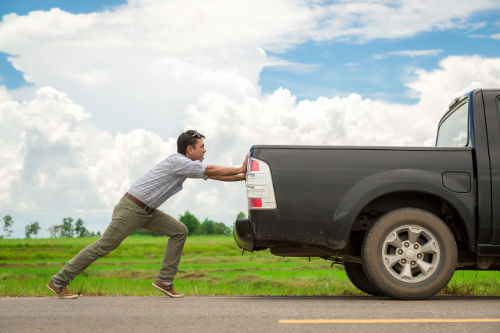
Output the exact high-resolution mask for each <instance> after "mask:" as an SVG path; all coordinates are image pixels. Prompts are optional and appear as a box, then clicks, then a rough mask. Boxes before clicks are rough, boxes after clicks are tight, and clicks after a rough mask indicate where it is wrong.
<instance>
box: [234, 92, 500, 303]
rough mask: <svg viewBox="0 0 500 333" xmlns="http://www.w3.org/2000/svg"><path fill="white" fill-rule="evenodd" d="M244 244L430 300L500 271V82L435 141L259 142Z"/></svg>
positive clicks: (451, 112)
mask: <svg viewBox="0 0 500 333" xmlns="http://www.w3.org/2000/svg"><path fill="white" fill-rule="evenodd" d="M246 191H247V197H248V205H249V213H248V219H242V220H237V221H236V222H235V224H234V238H235V241H236V243H237V244H238V246H239V247H240V248H242V249H243V251H245V250H247V251H250V252H252V251H258V250H263V249H270V252H271V253H272V254H273V255H277V256H284V257H286V256H291V257H320V258H324V259H328V260H332V261H333V262H335V263H342V264H343V265H344V269H345V271H346V273H347V276H348V278H349V279H350V281H351V282H352V283H353V284H354V285H355V286H356V287H357V288H359V289H360V290H362V291H364V292H366V293H368V294H370V295H377V296H390V297H394V298H398V299H425V298H429V297H431V296H433V295H435V294H436V293H438V292H439V291H440V290H441V289H443V288H444V287H445V286H446V285H447V284H448V282H449V281H450V279H451V277H452V276H453V273H454V271H455V270H465V269H471V270H478V269H481V270H500V89H488V90H486V89H478V90H473V91H471V92H469V93H467V94H465V95H464V96H461V97H459V98H456V99H454V100H453V101H452V103H451V104H450V107H449V109H448V111H447V112H446V113H445V114H444V116H443V117H442V118H441V120H440V122H439V125H438V130H437V138H436V147H342V146H292V145H290V146H286V145H255V146H252V148H251V150H250V158H249V161H248V172H247V175H246Z"/></svg>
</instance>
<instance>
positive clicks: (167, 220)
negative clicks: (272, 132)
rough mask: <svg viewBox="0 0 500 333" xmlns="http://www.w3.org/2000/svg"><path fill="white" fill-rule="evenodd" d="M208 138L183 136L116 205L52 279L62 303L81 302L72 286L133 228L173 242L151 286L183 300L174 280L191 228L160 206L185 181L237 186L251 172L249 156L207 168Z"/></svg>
mask: <svg viewBox="0 0 500 333" xmlns="http://www.w3.org/2000/svg"><path fill="white" fill-rule="evenodd" d="M204 138H205V136H203V135H202V134H200V133H198V132H197V131H194V130H188V131H186V132H184V133H181V135H179V138H178V139H177V154H174V155H170V156H168V157H167V158H166V159H164V160H163V161H161V162H160V163H158V164H157V165H156V166H155V167H154V168H153V169H151V170H150V171H149V172H148V173H146V174H145V175H144V176H143V177H142V178H140V179H139V180H138V181H137V182H136V183H135V184H133V185H132V187H131V188H130V190H129V191H128V192H127V193H125V195H124V196H123V198H122V199H121V200H120V202H118V204H117V205H116V206H115V209H114V211H113V217H112V220H111V223H110V225H109V226H108V228H107V229H106V231H105V232H104V234H103V235H102V237H101V238H100V239H99V240H97V241H96V242H94V243H92V244H90V245H89V246H87V247H86V248H84V249H83V250H81V251H80V252H79V253H78V254H77V255H76V256H75V257H74V258H73V259H71V260H70V261H68V262H67V263H66V264H65V265H64V267H63V268H62V269H61V270H60V271H59V272H58V273H56V274H54V275H53V276H52V278H51V280H50V281H49V284H48V285H47V287H48V288H49V289H50V290H52V291H53V292H54V293H55V294H56V295H57V296H59V298H78V295H76V294H73V293H71V292H70V291H69V290H68V288H67V286H68V285H69V282H70V281H71V280H73V279H74V278H75V277H76V276H77V275H78V274H80V273H81V272H83V271H84V270H85V269H86V268H87V267H88V266H89V265H90V264H92V263H93V262H94V261H96V260H97V259H99V258H101V257H103V256H105V255H107V254H108V253H109V252H111V251H113V250H114V249H115V248H117V247H118V245H120V243H121V242H122V241H123V240H124V239H125V237H127V236H128V235H130V234H131V233H132V232H133V231H134V230H135V229H137V228H139V227H142V228H144V229H147V230H150V231H153V232H156V233H158V234H161V235H166V236H169V237H170V239H169V241H168V244H167V249H166V251H165V257H164V259H163V264H162V268H161V269H160V273H159V274H158V276H157V277H156V278H155V280H154V282H153V287H155V288H156V289H158V290H160V291H162V292H163V293H165V294H166V295H168V296H170V297H183V296H184V295H182V294H180V293H178V292H176V291H175V289H174V285H173V281H174V277H175V275H176V273H177V266H178V265H179V261H180V259H181V254H182V250H183V248H184V242H185V240H186V237H187V235H188V229H187V228H186V226H185V225H184V224H183V223H181V222H179V221H178V220H176V219H175V218H173V217H171V216H170V215H167V214H165V213H164V212H162V211H160V210H159V209H158V207H159V206H161V205H162V204H163V203H164V202H165V201H166V200H167V199H168V198H170V197H171V196H172V195H174V194H175V193H177V192H179V191H180V190H182V184H183V183H184V181H185V180H186V178H203V179H204V180H206V179H207V178H211V179H216V180H221V181H238V180H244V179H245V174H246V172H247V162H248V155H247V156H246V158H245V161H244V162H243V165H242V166H241V167H239V168H233V167H223V166H218V165H206V164H205V163H203V158H204V155H205V152H206V149H205V143H204V142H203V139H204Z"/></svg>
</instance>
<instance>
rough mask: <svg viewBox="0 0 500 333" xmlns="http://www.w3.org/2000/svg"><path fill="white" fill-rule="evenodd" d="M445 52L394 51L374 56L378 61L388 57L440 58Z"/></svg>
mask: <svg viewBox="0 0 500 333" xmlns="http://www.w3.org/2000/svg"><path fill="white" fill-rule="evenodd" d="M442 52H443V50H442V49H432V50H400V51H392V52H387V53H384V54H376V55H375V56H374V58H375V59H377V60H382V59H384V58H387V57H388V56H393V55H394V56H400V57H410V58H415V57H427V56H438V55H439V54H441V53H442Z"/></svg>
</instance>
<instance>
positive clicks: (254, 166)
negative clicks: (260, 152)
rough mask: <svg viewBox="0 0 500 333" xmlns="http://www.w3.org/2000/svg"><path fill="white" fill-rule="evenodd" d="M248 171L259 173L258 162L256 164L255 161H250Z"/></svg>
mask: <svg viewBox="0 0 500 333" xmlns="http://www.w3.org/2000/svg"><path fill="white" fill-rule="evenodd" d="M250 171H260V165H259V162H257V161H256V160H251V161H250Z"/></svg>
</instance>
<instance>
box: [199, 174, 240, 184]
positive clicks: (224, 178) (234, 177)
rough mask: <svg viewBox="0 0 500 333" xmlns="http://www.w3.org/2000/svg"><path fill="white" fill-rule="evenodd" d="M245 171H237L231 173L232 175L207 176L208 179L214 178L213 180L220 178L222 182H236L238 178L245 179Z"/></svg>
mask: <svg viewBox="0 0 500 333" xmlns="http://www.w3.org/2000/svg"><path fill="white" fill-rule="evenodd" d="M245 176H246V173H239V174H237V175H232V176H212V177H210V176H209V177H208V178H210V179H215V180H222V181H224V182H236V181H239V180H245Z"/></svg>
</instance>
